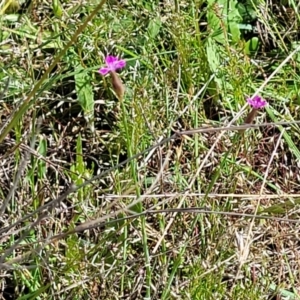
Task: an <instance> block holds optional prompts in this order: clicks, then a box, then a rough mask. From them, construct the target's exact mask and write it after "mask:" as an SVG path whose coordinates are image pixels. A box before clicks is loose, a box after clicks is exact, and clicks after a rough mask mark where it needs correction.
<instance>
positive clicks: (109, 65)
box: [99, 55, 126, 75]
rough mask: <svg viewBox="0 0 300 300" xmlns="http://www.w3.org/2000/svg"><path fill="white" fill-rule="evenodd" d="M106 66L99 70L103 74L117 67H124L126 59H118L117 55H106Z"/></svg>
mask: <svg viewBox="0 0 300 300" xmlns="http://www.w3.org/2000/svg"><path fill="white" fill-rule="evenodd" d="M105 62H106V66H105V67H103V68H101V69H100V70H99V73H100V74H101V75H106V74H107V73H109V72H114V71H116V70H117V69H122V68H124V67H125V65H126V61H125V60H123V59H118V58H117V57H116V56H111V55H108V56H106V57H105Z"/></svg>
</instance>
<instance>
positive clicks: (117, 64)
mask: <svg viewBox="0 0 300 300" xmlns="http://www.w3.org/2000/svg"><path fill="white" fill-rule="evenodd" d="M125 66H126V61H125V60H123V59H120V60H118V61H116V62H115V63H114V68H115V70H117V69H122V68H124V67H125Z"/></svg>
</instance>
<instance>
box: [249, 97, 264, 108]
mask: <svg viewBox="0 0 300 300" xmlns="http://www.w3.org/2000/svg"><path fill="white" fill-rule="evenodd" d="M247 102H248V104H249V105H251V106H252V107H253V108H255V109H259V108H263V107H265V106H266V105H267V101H266V100H264V99H262V98H261V97H260V96H255V97H254V98H248V99H247Z"/></svg>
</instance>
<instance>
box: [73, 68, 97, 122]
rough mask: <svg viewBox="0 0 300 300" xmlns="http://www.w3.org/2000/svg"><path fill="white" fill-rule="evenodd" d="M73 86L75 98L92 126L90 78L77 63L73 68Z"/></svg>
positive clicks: (92, 112) (92, 109)
mask: <svg viewBox="0 0 300 300" xmlns="http://www.w3.org/2000/svg"><path fill="white" fill-rule="evenodd" d="M75 71H76V73H75V76H74V77H75V86H76V92H77V100H78V102H79V104H80V106H81V108H82V110H83V112H84V116H85V118H86V120H87V122H88V123H89V125H90V126H91V127H92V128H93V122H94V93H93V87H92V78H91V76H89V75H88V73H87V72H85V70H84V68H83V67H82V66H81V65H80V64H78V65H77V67H76V68H75Z"/></svg>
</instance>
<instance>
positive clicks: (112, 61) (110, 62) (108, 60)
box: [105, 55, 118, 67]
mask: <svg viewBox="0 0 300 300" xmlns="http://www.w3.org/2000/svg"><path fill="white" fill-rule="evenodd" d="M117 61H118V58H117V57H116V56H112V55H108V56H106V57H105V62H106V65H107V66H108V67H110V66H113V65H114V64H115V63H116V62H117Z"/></svg>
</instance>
